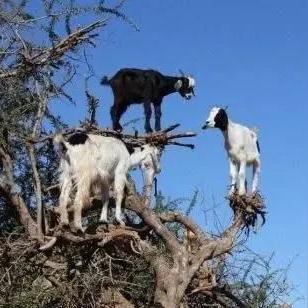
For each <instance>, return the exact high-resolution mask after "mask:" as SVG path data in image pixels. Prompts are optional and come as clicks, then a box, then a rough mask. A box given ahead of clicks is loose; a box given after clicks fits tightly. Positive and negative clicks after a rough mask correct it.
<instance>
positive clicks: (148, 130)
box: [145, 127, 153, 134]
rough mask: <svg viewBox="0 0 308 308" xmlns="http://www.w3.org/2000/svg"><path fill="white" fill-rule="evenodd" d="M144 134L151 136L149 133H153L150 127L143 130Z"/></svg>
mask: <svg viewBox="0 0 308 308" xmlns="http://www.w3.org/2000/svg"><path fill="white" fill-rule="evenodd" d="M145 132H146V133H147V134H151V133H153V129H152V128H151V127H147V128H146V129H145Z"/></svg>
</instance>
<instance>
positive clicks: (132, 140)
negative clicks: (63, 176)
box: [27, 123, 197, 149]
mask: <svg viewBox="0 0 308 308" xmlns="http://www.w3.org/2000/svg"><path fill="white" fill-rule="evenodd" d="M179 126H180V124H176V125H172V126H170V127H169V128H167V129H165V130H162V131H160V132H156V133H151V134H145V135H138V136H135V135H129V134H122V133H120V132H117V131H114V130H112V129H108V128H99V127H98V126H94V125H88V123H83V124H82V125H81V126H79V127H74V128H70V129H67V130H64V131H62V132H58V133H54V134H50V135H47V136H44V137H42V138H28V139H27V142H31V143H42V142H46V141H48V140H52V139H53V138H54V137H55V136H56V135H57V134H62V135H63V136H68V135H72V134H75V133H91V134H96V135H101V136H106V137H114V138H118V139H120V140H122V141H123V142H124V143H125V144H126V145H128V146H131V147H137V146H141V145H145V144H148V143H150V144H153V145H156V146H162V147H163V146H165V145H172V144H173V145H180V146H184V147H189V148H192V149H193V148H194V145H192V144H182V143H178V142H175V141H173V140H174V139H181V138H191V137H195V136H196V135H197V134H196V133H193V132H186V133H177V134H171V133H170V132H171V131H172V130H174V129H175V128H177V127H179Z"/></svg>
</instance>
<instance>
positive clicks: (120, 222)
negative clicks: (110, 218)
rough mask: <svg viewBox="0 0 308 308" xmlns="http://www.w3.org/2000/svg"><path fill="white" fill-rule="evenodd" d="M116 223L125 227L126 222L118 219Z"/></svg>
mask: <svg viewBox="0 0 308 308" xmlns="http://www.w3.org/2000/svg"><path fill="white" fill-rule="evenodd" d="M116 221H117V223H118V224H119V225H121V226H122V227H124V226H125V222H124V221H123V220H122V219H121V218H116Z"/></svg>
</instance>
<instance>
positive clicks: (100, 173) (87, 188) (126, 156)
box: [54, 133, 161, 232]
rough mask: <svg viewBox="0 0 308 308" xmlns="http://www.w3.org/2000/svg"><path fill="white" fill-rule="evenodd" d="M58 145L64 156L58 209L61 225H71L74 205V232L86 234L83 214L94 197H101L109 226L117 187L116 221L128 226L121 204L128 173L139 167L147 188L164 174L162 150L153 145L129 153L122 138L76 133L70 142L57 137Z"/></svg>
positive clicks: (60, 136) (69, 139)
mask: <svg viewBox="0 0 308 308" xmlns="http://www.w3.org/2000/svg"><path fill="white" fill-rule="evenodd" d="M54 144H55V146H56V148H57V149H58V151H60V153H61V159H60V166H59V172H60V177H59V182H60V186H61V193H60V200H59V206H58V208H57V212H58V213H59V214H60V224H61V225H68V224H69V216H68V207H69V205H70V204H71V207H72V210H73V214H74V220H73V224H74V229H75V230H80V231H82V232H83V231H84V229H83V227H82V211H83V210H84V209H85V208H87V207H89V206H90V204H91V199H90V198H91V195H94V194H95V195H97V194H100V195H101V199H102V204H103V208H102V211H101V215H100V221H101V222H104V223H107V221H108V203H109V190H110V186H111V185H112V184H114V185H113V186H114V192H115V201H116V209H115V219H116V221H117V222H118V223H119V224H121V225H124V221H123V220H122V217H121V204H122V201H123V197H124V188H125V185H126V183H127V175H128V172H129V171H130V170H131V169H132V168H133V167H135V166H138V165H139V166H140V167H141V169H142V171H143V177H144V182H145V185H151V184H152V183H153V180H154V176H155V174H156V173H159V172H160V162H159V160H160V154H161V149H159V148H158V147H156V146H152V145H150V144H146V145H144V146H140V147H136V148H134V150H133V151H132V153H129V151H128V149H127V147H126V146H125V144H124V143H123V142H122V141H121V140H119V139H116V138H113V137H105V136H100V135H94V134H84V133H77V134H74V135H72V136H70V137H69V138H68V139H67V140H66V139H65V138H64V136H63V135H57V136H56V137H55V138H54ZM73 190H75V191H76V193H75V198H74V200H71V195H72V192H73Z"/></svg>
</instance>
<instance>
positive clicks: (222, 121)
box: [214, 108, 229, 131]
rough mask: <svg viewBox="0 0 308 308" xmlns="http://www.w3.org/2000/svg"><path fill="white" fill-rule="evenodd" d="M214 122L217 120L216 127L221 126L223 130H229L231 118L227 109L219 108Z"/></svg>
mask: <svg viewBox="0 0 308 308" xmlns="http://www.w3.org/2000/svg"><path fill="white" fill-rule="evenodd" d="M214 122H215V127H218V128H220V129H221V130H222V131H225V130H227V128H228V122H229V120H228V115H227V113H226V111H225V109H223V108H220V109H219V111H218V113H217V114H216V116H215V118H214Z"/></svg>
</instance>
